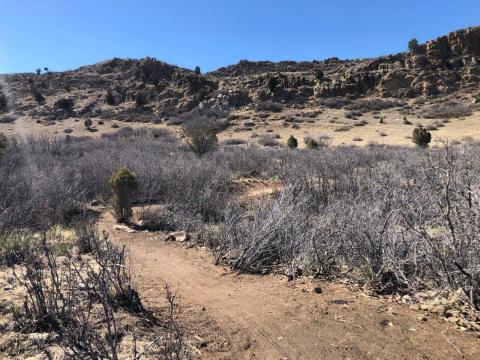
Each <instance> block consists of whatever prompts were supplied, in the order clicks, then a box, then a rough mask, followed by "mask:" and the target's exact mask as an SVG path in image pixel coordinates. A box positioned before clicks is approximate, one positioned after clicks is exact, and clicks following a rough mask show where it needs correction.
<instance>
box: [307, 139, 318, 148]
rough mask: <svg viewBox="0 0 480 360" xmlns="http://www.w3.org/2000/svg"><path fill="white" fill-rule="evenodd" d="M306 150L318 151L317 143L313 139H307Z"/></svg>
mask: <svg viewBox="0 0 480 360" xmlns="http://www.w3.org/2000/svg"><path fill="white" fill-rule="evenodd" d="M307 148H308V149H318V142H316V141H315V140H313V139H308V141H307Z"/></svg>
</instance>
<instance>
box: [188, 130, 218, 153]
mask: <svg viewBox="0 0 480 360" xmlns="http://www.w3.org/2000/svg"><path fill="white" fill-rule="evenodd" d="M185 135H186V136H187V137H188V145H189V146H190V148H191V149H192V151H193V152H194V153H195V154H196V155H197V156H202V155H205V154H207V153H209V152H211V151H213V150H215V149H216V147H217V145H218V138H217V135H216V134H215V132H214V131H213V130H211V129H209V128H206V127H192V128H188V129H186V130H185Z"/></svg>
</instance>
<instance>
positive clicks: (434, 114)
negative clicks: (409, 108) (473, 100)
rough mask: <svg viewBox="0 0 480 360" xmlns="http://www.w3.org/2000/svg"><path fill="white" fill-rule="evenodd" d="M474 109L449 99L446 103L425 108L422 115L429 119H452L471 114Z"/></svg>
mask: <svg viewBox="0 0 480 360" xmlns="http://www.w3.org/2000/svg"><path fill="white" fill-rule="evenodd" d="M471 114H472V110H471V109H469V108H468V106H466V105H465V104H463V103H461V102H457V101H449V102H447V103H444V104H434V105H431V106H430V107H428V108H426V109H424V110H423V111H422V112H421V115H422V116H423V117H425V118H427V119H451V118H460V117H465V116H470V115H471Z"/></svg>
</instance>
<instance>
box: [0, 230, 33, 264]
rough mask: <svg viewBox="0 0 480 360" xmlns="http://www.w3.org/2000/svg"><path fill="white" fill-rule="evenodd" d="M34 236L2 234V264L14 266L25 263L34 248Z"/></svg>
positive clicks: (0, 248) (0, 245) (0, 260)
mask: <svg viewBox="0 0 480 360" xmlns="http://www.w3.org/2000/svg"><path fill="white" fill-rule="evenodd" d="M32 239H33V236H32V235H31V234H28V233H22V232H17V233H3V234H0V264H1V265H6V266H13V265H17V264H20V263H21V262H22V261H24V260H25V259H26V258H27V256H28V254H30V253H31V251H32V248H33V242H34V241H33V240H32Z"/></svg>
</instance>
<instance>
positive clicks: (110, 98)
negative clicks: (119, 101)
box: [105, 90, 116, 106]
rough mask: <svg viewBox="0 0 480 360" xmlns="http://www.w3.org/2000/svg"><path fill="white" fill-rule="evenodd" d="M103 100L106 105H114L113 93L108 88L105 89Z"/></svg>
mask: <svg viewBox="0 0 480 360" xmlns="http://www.w3.org/2000/svg"><path fill="white" fill-rule="evenodd" d="M105 102H106V103H107V104H108V105H112V106H113V105H116V102H115V96H114V95H113V93H112V92H111V91H110V90H108V91H107V95H105Z"/></svg>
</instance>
